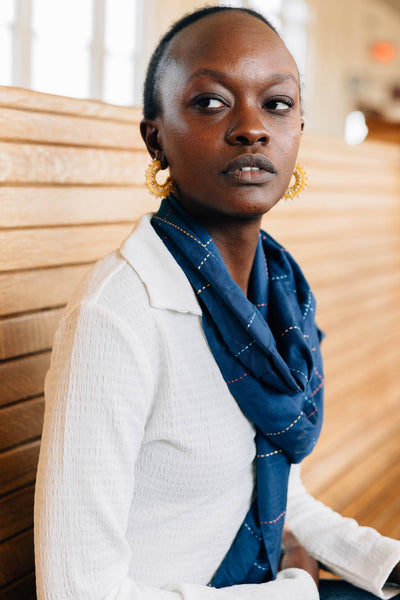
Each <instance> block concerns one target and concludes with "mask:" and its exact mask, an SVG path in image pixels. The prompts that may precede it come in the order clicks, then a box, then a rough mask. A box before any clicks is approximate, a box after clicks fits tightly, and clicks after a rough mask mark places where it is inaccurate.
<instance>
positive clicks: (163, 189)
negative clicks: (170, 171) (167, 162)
mask: <svg viewBox="0 0 400 600" xmlns="http://www.w3.org/2000/svg"><path fill="white" fill-rule="evenodd" d="M159 171H161V162H160V161H159V160H157V159H156V158H153V160H152V161H151V163H150V164H149V166H148V167H147V169H146V174H145V178H146V186H147V189H148V190H149V192H150V194H153V196H156V198H165V197H166V196H168V194H170V193H171V192H172V189H173V187H174V184H173V182H172V179H171V177H167V179H166V180H165V183H163V184H162V185H160V184H159V183H158V182H157V180H156V175H157V173H158V172H159Z"/></svg>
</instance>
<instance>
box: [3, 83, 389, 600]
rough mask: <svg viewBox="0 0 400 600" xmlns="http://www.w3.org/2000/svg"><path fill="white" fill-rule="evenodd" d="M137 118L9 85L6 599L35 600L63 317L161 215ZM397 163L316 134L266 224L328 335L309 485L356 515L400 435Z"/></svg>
mask: <svg viewBox="0 0 400 600" xmlns="http://www.w3.org/2000/svg"><path fill="white" fill-rule="evenodd" d="M139 120H140V110H139V109H135V108H122V107H115V106H109V105H106V104H103V103H98V102H95V101H83V100H75V99H69V98H63V97H57V96H51V95H46V94H40V93H36V92H31V91H27V90H21V89H15V88H1V87H0V600H5V599H7V600H12V599H14V598H18V599H20V598H24V599H25V598H30V597H33V589H34V576H33V543H32V504H33V490H34V480H35V470H36V464H37V458H38V451H39V440H40V434H41V426H42V418H43V409H44V399H43V381H44V376H45V373H46V371H47V368H48V365H49V360H50V352H51V345H52V338H53V334H54V331H55V328H56V325H57V322H58V319H59V317H60V313H61V311H62V307H63V306H64V305H65V303H66V302H67V300H68V298H69V296H70V295H71V292H72V290H73V288H74V287H75V285H76V284H77V282H78V281H79V280H80V278H81V277H82V276H83V274H84V273H85V272H86V270H87V269H88V267H89V266H90V264H92V263H93V261H95V260H96V259H97V258H99V257H100V256H102V255H104V254H105V253H107V252H108V251H110V250H112V249H114V248H115V247H117V246H118V245H119V243H120V242H121V240H122V239H123V238H124V237H126V235H128V233H129V232H130V230H131V229H132V226H133V224H134V222H135V221H136V220H137V218H138V217H139V216H140V215H141V214H142V213H143V212H146V211H149V210H153V209H155V208H156V205H157V202H156V201H154V200H152V198H151V196H149V195H148V194H147V193H146V191H145V190H144V186H143V181H144V170H145V167H146V165H147V163H148V157H147V153H146V152H145V150H144V147H143V144H142V142H141V139H140V136H139V132H138V122H139ZM399 158H400V151H399V148H398V147H397V146H394V145H389V144H388V145H385V144H376V143H374V144H368V143H365V144H364V145H362V146H360V147H357V148H349V147H347V146H345V144H344V143H343V142H342V141H340V140H338V139H330V138H326V137H320V136H316V135H306V134H305V135H304V140H303V144H302V150H301V161H302V162H303V163H304V164H306V165H307V167H308V169H309V173H310V186H309V190H308V191H307V192H306V193H305V194H304V195H303V197H302V199H300V200H297V201H295V202H287V203H285V202H282V203H281V204H280V205H279V206H277V207H276V208H275V209H274V210H273V212H272V213H271V215H268V216H267V217H266V218H265V219H264V227H265V228H266V229H268V231H269V232H270V233H272V235H276V237H278V239H279V240H280V241H281V242H282V243H284V244H285V245H286V246H287V247H288V248H289V249H290V251H291V252H292V253H294V255H295V256H296V257H297V258H298V259H299V261H300V263H301V264H302V266H303V268H304V271H305V273H306V275H307V276H308V277H309V279H310V281H311V283H312V285H313V288H314V290H315V293H316V296H317V298H318V299H319V313H318V315H319V316H318V321H319V323H320V326H321V327H322V328H323V329H324V330H325V331H326V333H327V334H328V337H327V339H326V341H325V342H324V350H325V357H326V377H327V388H328V391H327V409H326V424H325V427H324V432H323V435H322V439H321V442H320V444H319V446H318V448H317V450H316V452H315V453H314V454H313V456H312V457H310V458H309V459H308V460H307V461H306V465H305V467H306V468H305V480H306V482H307V484H308V487H309V488H310V490H311V491H313V492H315V493H316V494H317V495H318V496H319V497H321V498H322V499H324V500H326V501H328V502H329V503H331V504H332V505H333V506H334V507H335V508H338V509H342V510H345V511H346V510H347V511H348V512H349V511H350V513H351V514H354V513H356V512H357V510H359V504H357V507H355V505H354V502H355V500H357V498H358V499H359V497H360V491H362V490H364V489H370V487H371V486H370V484H371V481H374V480H375V479H376V478H377V477H378V478H379V477H383V476H384V475H385V468H386V465H393V458H394V456H395V454H396V446H395V445H394V444H393V440H394V439H395V436H398V432H399V423H400V414H399V409H398V404H399V402H398V401H399V392H398V391H397V380H396V375H397V373H398V371H399V366H398V365H399V358H400V350H399V349H400V344H399V341H400V339H399V338H400V327H399V325H398V317H399V314H398V313H399V312H400V308H399V306H400V305H399V302H398V299H399V296H400V276H399V250H400V223H399V202H400V200H399V198H400V170H399ZM397 447H398V446H397ZM370 455H371V456H372V457H373V458H372V460H371V456H370ZM366 461H367V462H366ZM397 464H400V461H398V460H397ZM391 468H392V471H393V466H391ZM396 468H398V467H397V465H396ZM346 477H347V479H346ZM338 480H339V481H341V482H344V483H343V486H344V488H345V493H344V488H343V486H342V485H341V486H339V488H338V485H337V481H338ZM354 481H355V482H356V486H355V487H353V488H350V486H349V483H350V482H354ZM335 482H336V483H335ZM373 501H374V499H372V500H371V497H369V503H367V504H366V505H365V506H364V505H363V506H362V510H363V511H364V513H365V515H366V519H367V520H368V519H370V515H371V502H373ZM352 502H353V505H352ZM364 504H365V503H364ZM364 513H363V514H364ZM355 516H357V515H355ZM358 516H359V515H358ZM389 518H390V515H389V517H388V519H389ZM371 524H374V523H371ZM389 525H390V523H389V521H388V522H387V523H383V524H382V523H381V529H383V530H385V527H387V528H388V527H389Z"/></svg>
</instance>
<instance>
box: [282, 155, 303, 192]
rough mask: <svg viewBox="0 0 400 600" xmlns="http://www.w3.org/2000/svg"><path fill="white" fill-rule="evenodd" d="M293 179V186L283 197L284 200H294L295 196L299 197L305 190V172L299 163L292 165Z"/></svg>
mask: <svg viewBox="0 0 400 600" xmlns="http://www.w3.org/2000/svg"><path fill="white" fill-rule="evenodd" d="M293 177H294V179H295V181H294V184H293V185H292V186H291V187H289V188H288V189H287V190H286V192H285V194H284V195H283V198H284V199H285V200H289V199H290V200H294V199H295V198H296V196H300V194H301V193H302V192H304V190H306V189H307V185H308V176H307V171H306V170H305V168H304V167H303V165H301V164H300V163H296V164H295V165H294V169H293Z"/></svg>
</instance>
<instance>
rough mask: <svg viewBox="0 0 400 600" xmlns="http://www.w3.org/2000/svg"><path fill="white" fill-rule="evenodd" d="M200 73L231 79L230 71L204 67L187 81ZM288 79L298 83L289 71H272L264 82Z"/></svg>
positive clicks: (219, 78) (225, 79) (221, 78)
mask: <svg viewBox="0 0 400 600" xmlns="http://www.w3.org/2000/svg"><path fill="white" fill-rule="evenodd" d="M202 75H207V76H208V77H211V78H213V79H217V80H219V81H228V80H229V79H231V75H230V73H227V72H226V71H218V70H217V69H211V68H209V67H204V68H202V69H198V70H197V71H195V72H194V73H192V75H191V76H190V77H189V81H191V80H192V79H195V78H196V77H201V76H202ZM288 80H292V81H293V82H294V83H295V84H296V85H299V82H298V80H297V79H296V77H295V76H294V75H292V74H291V73H273V74H272V75H270V76H269V77H267V78H266V80H265V81H266V83H282V82H284V81H288Z"/></svg>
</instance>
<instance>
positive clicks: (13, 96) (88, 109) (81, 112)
mask: <svg viewBox="0 0 400 600" xmlns="http://www.w3.org/2000/svg"><path fill="white" fill-rule="evenodd" d="M0 106H3V107H9V108H19V109H24V110H27V111H29V112H36V111H39V112H48V113H56V114H64V115H77V116H82V117H91V118H94V119H101V120H104V119H105V120H109V119H110V120H113V121H123V122H126V123H139V121H140V119H141V118H142V110H141V109H140V108H137V107H132V108H131V107H129V108H128V107H124V106H113V105H112V104H106V103H104V102H101V101H98V100H81V99H79V98H69V97H66V96H56V95H54V94H45V93H42V92H36V91H32V90H27V89H24V88H15V87H6V86H0Z"/></svg>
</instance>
